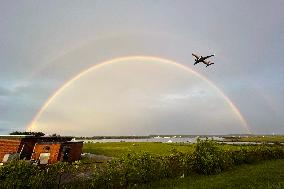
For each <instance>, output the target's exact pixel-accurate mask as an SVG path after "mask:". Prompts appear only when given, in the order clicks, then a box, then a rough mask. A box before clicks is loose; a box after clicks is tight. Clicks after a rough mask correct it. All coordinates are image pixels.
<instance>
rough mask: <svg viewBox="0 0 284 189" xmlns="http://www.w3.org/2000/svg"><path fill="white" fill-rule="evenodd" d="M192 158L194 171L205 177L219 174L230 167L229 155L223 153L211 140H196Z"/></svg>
mask: <svg viewBox="0 0 284 189" xmlns="http://www.w3.org/2000/svg"><path fill="white" fill-rule="evenodd" d="M193 156H194V168H195V171H196V172H198V173H202V174H205V175H209V174H216V173H220V172H221V171H222V170H224V169H226V168H230V167H231V166H232V159H231V157H230V154H229V153H228V152H225V153H224V151H222V150H221V149H220V148H219V147H218V145H217V143H216V142H214V141H211V140H207V139H206V140H204V141H202V140H198V141H197V144H196V148H195V151H194V153H193Z"/></svg>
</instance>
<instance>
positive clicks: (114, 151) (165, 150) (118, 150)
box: [83, 142, 194, 157]
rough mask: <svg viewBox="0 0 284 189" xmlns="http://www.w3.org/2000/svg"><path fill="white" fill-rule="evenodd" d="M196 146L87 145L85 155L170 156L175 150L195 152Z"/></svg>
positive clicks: (119, 143) (143, 144) (126, 143)
mask: <svg viewBox="0 0 284 189" xmlns="http://www.w3.org/2000/svg"><path fill="white" fill-rule="evenodd" d="M193 148H194V145H191V144H182V143H180V144H179V143H154V142H135V143H133V142H108V143H86V144H84V146H83V152H84V153H93V154H97V155H105V156H110V157H119V156H121V155H123V154H127V153H131V152H136V153H139V152H148V153H150V154H153V155H169V154H170V153H171V151H172V150H173V149H175V150H177V151H180V152H191V151H193Z"/></svg>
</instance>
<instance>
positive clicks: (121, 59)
mask: <svg viewBox="0 0 284 189" xmlns="http://www.w3.org/2000/svg"><path fill="white" fill-rule="evenodd" d="M133 59H140V60H141V59H142V60H151V61H158V62H164V63H168V64H173V65H175V66H177V67H180V68H182V69H185V70H187V71H189V72H191V73H193V74H195V75H196V76H198V77H199V78H201V79H203V80H205V81H206V82H207V83H208V84H209V85H210V86H211V87H213V88H214V89H215V90H216V91H217V92H218V93H219V94H220V95H221V96H222V98H224V99H225V101H226V102H227V103H228V105H229V106H230V108H231V109H232V111H233V112H234V113H235V114H236V115H237V117H238V119H239V120H240V121H241V123H242V124H243V126H244V127H245V129H246V130H247V131H248V133H251V129H250V127H249V124H248V123H247V122H246V120H245V119H244V117H243V115H242V114H241V112H240V111H239V109H238V108H237V107H236V105H235V104H233V102H232V101H231V100H230V99H229V98H228V97H227V96H226V95H225V94H224V92H222V91H221V90H220V89H219V88H218V87H217V86H216V85H215V84H214V83H212V82H211V81H210V80H208V79H207V78H206V77H205V76H203V75H201V74H199V73H198V72H196V71H194V70H192V69H190V68H189V67H186V66H184V65H183V64H179V63H177V62H175V61H172V60H168V59H163V58H159V57H152V56H126V57H119V58H114V59H111V60H107V61H104V62H101V63H99V64H96V65H94V66H92V67H90V68H88V69H86V70H84V71H82V72H81V73H79V74H78V75H77V76H75V77H73V78H72V79H70V80H69V81H67V82H66V83H65V84H64V85H63V86H61V87H60V88H59V89H58V90H57V91H56V92H55V93H54V94H52V95H51V96H50V97H49V98H48V100H47V101H46V102H45V103H44V105H43V106H42V107H41V108H40V110H39V111H38V112H37V114H36V116H35V117H34V118H33V119H32V121H31V122H30V124H28V127H27V130H35V128H36V122H37V120H38V119H39V118H40V116H41V114H42V113H43V112H44V111H45V110H46V108H47V107H48V106H49V104H50V103H51V102H52V101H53V100H54V99H55V98H56V97H57V96H58V95H59V94H60V93H61V92H62V91H64V89H66V88H67V87H68V86H70V85H71V84H72V83H73V82H74V81H76V80H77V79H79V78H80V77H82V76H83V75H85V74H87V73H89V72H91V71H92V70H94V69H99V68H101V67H102V66H104V65H106V64H113V63H116V62H119V61H127V60H133Z"/></svg>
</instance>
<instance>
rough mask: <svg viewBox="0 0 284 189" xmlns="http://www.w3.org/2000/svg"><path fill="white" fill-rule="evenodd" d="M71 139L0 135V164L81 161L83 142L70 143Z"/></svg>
mask: <svg viewBox="0 0 284 189" xmlns="http://www.w3.org/2000/svg"><path fill="white" fill-rule="evenodd" d="M71 140H72V137H35V136H30V135H0V162H3V163H5V162H7V161H9V160H11V159H26V160H34V161H36V162H38V163H40V164H47V163H48V164H52V163H56V162H58V161H67V162H73V161H76V160H79V159H81V153H82V148H83V142H73V141H72V142H71Z"/></svg>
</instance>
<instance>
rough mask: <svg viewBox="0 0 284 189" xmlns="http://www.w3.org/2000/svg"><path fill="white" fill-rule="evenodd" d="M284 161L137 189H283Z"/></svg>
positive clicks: (191, 176)
mask: <svg viewBox="0 0 284 189" xmlns="http://www.w3.org/2000/svg"><path fill="white" fill-rule="evenodd" d="M283 167H284V160H283V159H281V160H270V161H262V162H259V163H257V164H244V165H240V166H238V167H236V168H234V169H231V170H228V171H226V172H223V173H220V174H217V175H209V176H204V175H200V174H191V175H190V176H188V177H184V178H175V179H163V180H161V181H158V182H153V183H149V184H144V185H139V186H136V187H133V188H137V189H146V188H147V189H148V188H155V189H164V188H175V189H182V188H187V189H203V188H207V189H216V188H218V189H222V188H224V189H225V188H230V189H242V188H243V189H246V188H251V189H272V188H273V189H280V188H284V169H283Z"/></svg>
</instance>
